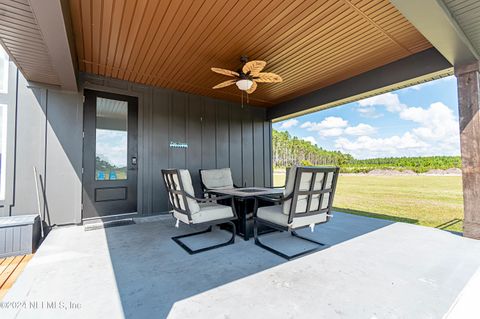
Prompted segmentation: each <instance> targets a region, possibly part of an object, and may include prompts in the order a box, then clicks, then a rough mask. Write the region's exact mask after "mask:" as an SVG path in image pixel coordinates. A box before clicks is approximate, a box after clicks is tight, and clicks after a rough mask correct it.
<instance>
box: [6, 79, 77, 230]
mask: <svg viewBox="0 0 480 319" xmlns="http://www.w3.org/2000/svg"><path fill="white" fill-rule="evenodd" d="M15 73H16V70H15ZM9 76H10V77H11V76H14V74H13V73H10V75H9ZM9 94H14V95H16V97H17V98H16V103H9V113H10V112H15V113H16V117H15V118H13V122H12V123H11V124H13V126H14V127H15V132H16V134H11V135H9V136H8V137H7V138H9V139H10V138H12V139H13V143H14V148H13V151H12V152H11V153H10V154H8V155H9V156H11V157H12V158H13V161H12V162H11V165H9V166H8V167H7V176H13V178H12V182H10V183H9V184H8V185H7V186H6V187H7V189H8V190H7V191H8V196H7V197H6V200H5V202H4V203H3V207H2V209H0V215H3V216H9V215H11V216H14V215H24V214H35V213H38V206H37V198H36V189H35V187H36V186H35V181H34V175H33V167H34V166H35V167H36V168H37V172H38V174H39V175H40V178H41V180H40V181H41V183H42V186H43V190H44V191H45V200H44V197H43V196H41V198H40V202H41V210H42V212H45V216H46V220H47V221H48V222H49V223H51V224H70V223H78V222H80V221H81V170H82V129H83V103H82V101H81V95H80V94H76V93H66V92H61V91H57V90H54V89H48V88H40V87H30V86H29V84H28V83H27V81H26V80H25V78H24V77H23V76H22V75H21V74H19V75H18V83H15V85H13V86H12V85H10V87H9Z"/></svg>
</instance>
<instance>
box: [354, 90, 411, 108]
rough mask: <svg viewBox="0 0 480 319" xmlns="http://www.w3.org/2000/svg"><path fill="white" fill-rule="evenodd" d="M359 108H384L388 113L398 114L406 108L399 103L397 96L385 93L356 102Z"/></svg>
mask: <svg viewBox="0 0 480 319" xmlns="http://www.w3.org/2000/svg"><path fill="white" fill-rule="evenodd" d="M358 105H360V107H372V106H385V108H386V109H387V111H389V112H400V111H402V110H403V109H405V108H407V106H406V105H405V104H403V103H401V102H400V99H399V98H398V95H397V94H394V93H390V92H389V93H385V94H381V95H376V96H372V97H369V98H366V99H363V100H360V101H358Z"/></svg>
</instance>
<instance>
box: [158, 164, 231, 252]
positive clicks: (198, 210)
mask: <svg viewBox="0 0 480 319" xmlns="http://www.w3.org/2000/svg"><path fill="white" fill-rule="evenodd" d="M162 174H163V180H164V181H165V187H166V188H167V191H168V199H169V202H170V205H171V207H172V213H173V217H175V218H176V219H177V225H178V222H180V221H181V222H183V223H185V224H187V225H199V226H207V229H206V230H203V231H199V232H195V233H190V234H186V235H181V236H175V237H172V240H173V241H175V242H176V243H177V244H178V245H179V246H180V247H182V248H183V249H185V250H186V251H187V252H188V253H189V254H191V255H192V254H196V253H200V252H204V251H207V250H211V249H215V248H219V247H223V246H227V245H231V244H233V243H234V242H235V231H236V229H235V224H234V223H233V222H232V221H233V220H235V219H236V218H237V214H236V212H235V207H234V205H233V196H229V195H228V196H221V197H217V198H215V199H213V198H196V197H195V193H194V189H193V185H192V178H191V176H190V172H189V171H188V170H186V169H163V170H162ZM219 199H220V200H228V199H230V202H231V206H226V205H220V204H217V203H215V200H219ZM220 224H225V225H229V226H230V227H231V229H232V237H231V238H230V239H229V240H228V241H227V242H224V243H221V244H217V245H213V246H208V247H204V248H200V249H196V250H193V249H191V248H190V247H188V246H187V245H186V244H185V243H183V242H182V241H181V239H182V238H186V237H191V236H195V235H199V234H203V233H208V232H211V231H212V226H215V225H220Z"/></svg>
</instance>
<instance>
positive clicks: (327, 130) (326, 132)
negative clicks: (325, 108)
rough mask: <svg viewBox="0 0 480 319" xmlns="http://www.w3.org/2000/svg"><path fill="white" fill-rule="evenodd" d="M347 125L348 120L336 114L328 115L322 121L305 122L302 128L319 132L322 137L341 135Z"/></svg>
mask: <svg viewBox="0 0 480 319" xmlns="http://www.w3.org/2000/svg"><path fill="white" fill-rule="evenodd" d="M346 126H348V121H346V120H344V119H342V118H341V117H336V116H329V117H326V118H325V119H324V120H323V121H321V122H305V123H303V124H302V125H300V127H301V128H304V129H306V130H307V131H313V132H317V133H318V135H320V136H322V137H327V136H340V135H342V134H343V129H344V128H345V127H346Z"/></svg>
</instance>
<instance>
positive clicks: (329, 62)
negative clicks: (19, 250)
mask: <svg viewBox="0 0 480 319" xmlns="http://www.w3.org/2000/svg"><path fill="white" fill-rule="evenodd" d="M426 13H428V14H426ZM0 16H1V19H0V44H1V45H2V48H3V49H4V50H5V52H6V55H5V56H6V57H5V58H4V57H3V54H2V59H1V60H0V62H1V63H2V68H1V70H2V74H0V75H1V76H0V79H2V86H1V90H0V107H1V110H2V112H3V113H2V114H3V115H2V117H1V119H2V123H1V124H2V143H3V144H2V145H1V146H2V147H1V150H2V154H1V171H0V217H5V218H6V219H8V218H10V217H15V216H23V215H32V214H33V216H34V218H35V216H37V215H39V216H40V217H41V219H42V221H43V223H44V224H42V225H44V226H45V229H46V230H48V229H51V232H50V233H49V234H48V236H47V237H46V239H45V241H44V242H43V244H42V245H41V246H40V248H39V250H38V251H37V252H36V253H35V255H34V257H33V258H32V260H31V261H30V262H29V263H28V265H27V266H26V268H25V270H24V272H23V274H22V275H21V276H20V277H19V279H18V280H17V282H16V283H15V284H14V285H13V287H12V288H11V290H10V291H9V292H8V294H7V295H6V297H5V299H4V300H3V303H0V305H2V308H0V317H1V318H2V319H3V318H9V317H11V318H32V317H34V318H53V317H64V316H68V317H69V318H72V317H77V318H96V317H101V318H106V317H108V318H123V317H126V318H156V317H158V318H162V317H171V318H195V317H199V318H220V317H222V318H227V317H228V318H245V317H258V318H269V317H287V318H336V317H338V318H359V317H361V318H441V317H444V316H445V317H451V318H466V317H467V316H472V315H473V316H475V315H476V314H478V313H480V310H479V308H478V302H477V301H476V300H475V298H474V297H473V296H476V295H475V293H478V290H479V289H480V288H479V287H480V279H479V277H480V275H479V269H480V243H479V241H478V239H480V210H479V209H478V207H480V171H479V169H478V168H479V167H480V139H479V136H478V135H479V132H480V92H479V87H480V62H479V61H480V54H479V52H480V38H479V34H480V5H479V3H478V1H476V0H422V1H417V0H390V1H389V0H368V1H367V0H342V1H336V0H322V1H318V0H302V1H271V0H258V1H257V0H239V1H230V0H205V1H180V0H162V1H160V0H159V1H148V0H138V1H133V0H118V1H117V0H116V1H110V0H104V1H96V0H49V1H45V0H0ZM245 55H247V56H248V57H249V59H250V60H249V61H248V62H247V59H246V58H245V57H244V56H245ZM241 57H242V58H241ZM240 59H241V60H240ZM252 61H258V62H256V63H257V64H259V65H261V68H258V69H257V70H255V68H254V67H251V68H250V67H249V68H246V69H244V68H245V66H246V65H247V63H249V62H252ZM254 64H255V63H254ZM219 67H220V68H222V69H223V71H220V72H218V68H219ZM212 68H213V70H212ZM215 68H217V71H215ZM263 68H264V69H263ZM225 69H226V70H225ZM212 71H214V72H212ZM257 71H258V72H257ZM260 71H265V72H266V73H267V72H268V74H267V75H265V74H263V75H260ZM222 72H223V73H222ZM219 73H220V74H219ZM271 73H275V74H277V76H278V75H280V76H281V77H282V78H283V81H280V80H279V78H278V77H276V76H275V77H273V76H272V74H271ZM275 74H274V75H275ZM452 74H455V75H456V76H457V80H458V97H459V103H458V105H459V114H460V116H459V130H460V136H461V151H462V165H463V167H462V176H463V191H464V192H463V193H464V215H465V218H464V222H465V223H464V231H463V234H462V235H463V236H461V235H459V234H452V233H449V232H445V231H441V230H438V229H433V228H426V227H420V226H414V225H410V224H404V223H393V222H388V221H384V220H377V219H371V218H365V217H359V216H352V215H348V214H342V213H335V212H334V213H333V218H332V219H331V220H329V218H330V217H331V216H330V214H329V213H330V208H331V206H332V200H329V199H327V200H326V202H328V206H329V207H330V208H328V209H326V210H325V211H323V212H322V214H324V215H322V216H321V217H322V218H324V219H323V220H322V222H323V221H328V222H327V223H323V224H320V225H317V227H316V228H315V232H314V233H309V229H308V228H307V229H303V230H301V232H302V234H304V235H305V236H307V235H308V236H312V237H315V238H316V239H317V240H319V241H322V242H323V243H326V244H327V247H326V248H325V249H323V250H320V251H318V252H315V253H313V254H311V255H308V256H304V257H302V258H299V259H296V260H292V261H289V262H286V261H285V260H284V259H282V258H280V257H278V256H276V255H274V254H271V253H270V252H268V251H265V250H262V249H260V248H259V247H258V246H256V245H254V244H253V242H252V241H251V240H250V241H243V240H237V241H236V242H235V243H234V244H231V245H229V246H225V247H221V248H218V249H215V250H211V251H206V252H202V253H200V254H197V255H189V254H187V253H186V252H185V251H184V250H182V249H181V248H180V247H178V246H177V245H176V244H175V243H174V242H173V241H172V240H171V238H172V237H174V236H177V235H181V234H185V233H186V232H187V229H186V228H183V227H184V226H180V228H179V229H177V228H175V221H174V219H173V218H172V217H171V214H170V213H171V211H172V205H171V204H172V201H171V200H170V202H169V197H168V196H167V188H166V183H165V182H166V180H165V179H164V178H163V177H162V175H161V172H162V170H166V169H172V168H174V169H178V170H175V171H176V172H177V171H178V172H179V170H180V169H181V170H185V171H186V172H187V173H188V174H191V184H192V189H193V190H192V193H194V194H190V195H192V196H193V195H201V196H203V195H205V193H204V192H203V191H204V190H203V189H202V187H203V185H202V184H201V183H200V170H203V169H225V168H227V169H229V170H230V171H231V178H230V179H231V184H232V185H240V186H241V187H245V188H247V187H263V188H268V189H271V188H272V186H273V185H272V170H273V168H272V141H271V135H272V122H275V121H279V120H282V119H287V118H290V117H294V116H298V115H302V114H307V113H310V112H315V111H321V110H324V109H327V108H331V107H336V106H339V105H342V104H344V103H347V102H352V101H358V100H360V99H363V98H366V97H370V96H374V95H378V94H382V93H386V92H390V91H392V90H396V89H399V88H403V87H407V86H411V85H415V84H420V83H424V82H426V81H431V80H434V79H438V78H441V77H445V76H449V75H452ZM227 76H229V78H226V77H227ZM262 76H263V77H267V78H268V77H270V78H273V79H274V81H270V82H275V83H265V82H266V81H264V80H265V78H262ZM225 80H227V81H225ZM221 81H225V82H227V84H228V86H222V85H221V86H220V87H218V86H217V85H218V83H223V84H225V82H221ZM242 81H243V82H242ZM245 81H246V82H247V84H248V85H249V86H245ZM262 81H263V82H262ZM257 82H258V88H257V86H256V85H257ZM235 84H236V85H235ZM252 86H254V88H257V89H256V90H254V91H250V90H251V88H252ZM105 131H107V133H108V132H110V133H112V132H113V133H112V134H111V135H109V136H107V137H110V139H108V138H105V135H102V134H103V133H105ZM102 137H103V139H102ZM109 152H110V153H109ZM112 154H113V155H112ZM107 155H108V156H107ZM110 155H112V156H110ZM32 167H34V168H35V173H34V174H35V175H33V174H32ZM316 169H318V168H316ZM315 174H316V173H315ZM336 175H337V176H338V170H336ZM177 176H178V175H177ZM311 176H314V177H312V178H311V180H310V182H311V184H310V188H309V191H308V192H309V195H308V196H309V198H308V204H307V207H308V206H310V204H311V202H312V201H313V197H314V196H318V197H317V198H315V200H316V203H317V204H318V205H319V206H318V207H319V209H318V210H320V209H321V205H323V199H324V198H325V194H326V192H330V193H332V194H333V192H334V188H335V187H332V186H331V185H332V184H330V186H328V187H326V182H325V181H326V180H327V178H326V177H325V176H327V175H323V176H324V177H325V178H324V179H323V181H322V182H321V183H319V184H321V185H322V189H320V190H319V189H314V187H315V184H316V183H317V181H316V180H315V178H316V176H317V175H311ZM37 179H38V180H37ZM172 180H173V178H172ZM335 180H336V179H335ZM300 181H301V178H300V179H299V183H296V187H297V186H299V184H300ZM173 184H175V183H173ZM173 184H172V185H173ZM172 187H174V186H172ZM169 191H170V190H169ZM175 191H179V190H178V189H173V188H172V190H171V194H173V193H174V192H175ZM296 191H298V192H297V193H295V194H296V195H298V194H300V189H299V188H298V189H296ZM302 191H303V190H302ZM330 193H329V194H330ZM291 194H293V192H292V193H291ZM302 194H304V195H302ZM302 194H300V195H301V196H306V195H305V192H304V193H302ZM320 194H321V197H320ZM296 195H293V196H296ZM329 196H330V195H329ZM371 196H372V197H374V196H375V194H371ZM295 198H297V197H295ZM329 198H332V199H333V197H329ZM190 199H191V198H190ZM201 200H202V199H200V201H201ZM292 201H293V199H292ZM186 203H187V201H186V199H185V201H184V205H185V206H187V205H186ZM295 205H296V203H295ZM192 206H193V205H192ZM197 206H198V207H200V205H197ZM198 207H197V208H198ZM244 207H247V205H245V206H244ZM291 207H292V206H291ZM177 208H178V207H177ZM183 208H184V209H185V207H183ZM248 209H249V208H246V209H245V211H244V216H250V217H251V213H252V212H251V211H247V210H248ZM227 210H228V209H227ZM198 211H200V208H198V210H197V212H198ZM228 212H230V211H228ZM307 213H309V212H307ZM293 214H296V211H295V208H294V209H291V210H290V215H289V217H288V220H287V222H284V224H288V225H286V227H287V228H288V227H290V226H291V224H292V220H291V217H292V216H293ZM231 215H232V216H230V215H229V216H228V218H231V217H232V218H231V219H233V215H234V214H233V213H232V214H231ZM284 215H285V214H284ZM284 215H280V216H281V217H282V218H283V219H282V220H284V221H285V219H287V217H285V216H284ZM327 216H328V218H327ZM250 217H249V218H250ZM316 217H318V216H316ZM245 219H246V217H245ZM132 220H133V221H135V223H131V224H130V225H122V226H118V225H119V224H121V223H122V222H124V221H128V222H131V221H132ZM316 221H318V220H316ZM190 222H191V220H190ZM89 223H93V224H95V223H98V224H102V225H113V224H115V223H117V224H116V225H117V226H118V227H105V228H103V227H99V228H98V229H93V230H88V231H86V230H85V228H88V227H86V226H88V224H89ZM125 223H127V222H125ZM187 223H188V221H187ZM312 224H315V223H305V224H302V227H303V226H310V225H312ZM29 225H30V226H31V225H35V223H34V222H33V221H32V223H31V224H29ZM245 225H246V223H245ZM283 226H285V225H283ZM32 227H33V226H32ZM93 228H95V227H93ZM5 233H6V234H7V232H5ZM224 234H225V233H224V232H221V231H215V232H213V233H211V234H206V235H205V236H203V237H202V239H201V240H200V239H198V238H196V240H195V241H190V242H189V245H191V246H192V247H195V246H202V245H204V244H206V245H208V244H209V243H211V242H213V241H218V240H222V239H224V238H220V237H221V236H223V235H224ZM17 235H18V232H15V231H14V230H12V231H9V232H8V236H10V237H8V238H7V235H5V240H3V238H0V247H2V245H3V244H4V245H3V246H5V247H6V246H7V243H10V246H14V245H13V244H11V243H12V242H13V240H14V238H15V236H17ZM264 236H265V237H264V238H265V239H264V241H265V242H268V243H269V244H271V245H279V246H281V247H282V249H287V250H291V251H292V252H293V251H298V250H299V249H300V250H309V249H310V247H309V246H308V244H306V246H303V245H305V243H304V242H299V241H296V239H295V238H292V237H291V236H290V237H289V236H288V235H287V233H286V232H283V233H281V232H277V233H275V234H267V235H264ZM17 237H18V236H17ZM237 237H238V236H237ZM185 240H186V241H188V240H190V239H188V238H187V239H185ZM27 241H28V240H27ZM30 243H31V241H30Z"/></svg>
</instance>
